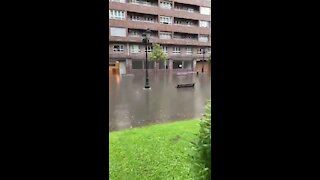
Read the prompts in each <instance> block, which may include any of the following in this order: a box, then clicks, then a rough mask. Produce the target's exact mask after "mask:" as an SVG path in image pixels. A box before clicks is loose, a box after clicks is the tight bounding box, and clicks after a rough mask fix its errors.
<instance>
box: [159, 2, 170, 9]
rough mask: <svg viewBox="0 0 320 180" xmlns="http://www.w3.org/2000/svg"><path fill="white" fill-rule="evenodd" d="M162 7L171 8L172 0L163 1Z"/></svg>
mask: <svg viewBox="0 0 320 180" xmlns="http://www.w3.org/2000/svg"><path fill="white" fill-rule="evenodd" d="M160 7H161V8H163V9H171V8H172V2H171V1H162V2H160Z"/></svg>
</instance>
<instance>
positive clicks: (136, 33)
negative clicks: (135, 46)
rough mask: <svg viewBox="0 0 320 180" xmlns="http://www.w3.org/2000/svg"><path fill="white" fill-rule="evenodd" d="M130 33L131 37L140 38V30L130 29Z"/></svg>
mask: <svg viewBox="0 0 320 180" xmlns="http://www.w3.org/2000/svg"><path fill="white" fill-rule="evenodd" d="M128 32H129V35H130V36H136V37H138V36H140V33H139V31H138V30H133V29H129V31H128Z"/></svg>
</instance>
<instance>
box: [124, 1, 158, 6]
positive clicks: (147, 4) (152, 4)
mask: <svg viewBox="0 0 320 180" xmlns="http://www.w3.org/2000/svg"><path fill="white" fill-rule="evenodd" d="M128 3H129V4H137V5H143V6H158V4H156V3H152V2H150V1H149V2H148V1H139V0H131V1H129V2H128Z"/></svg>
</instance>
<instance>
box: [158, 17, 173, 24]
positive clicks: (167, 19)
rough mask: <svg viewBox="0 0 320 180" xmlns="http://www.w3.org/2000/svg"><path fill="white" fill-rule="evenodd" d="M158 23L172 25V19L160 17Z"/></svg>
mask: <svg viewBox="0 0 320 180" xmlns="http://www.w3.org/2000/svg"><path fill="white" fill-rule="evenodd" d="M160 23H162V24H172V18H171V17H168V16H160Z"/></svg>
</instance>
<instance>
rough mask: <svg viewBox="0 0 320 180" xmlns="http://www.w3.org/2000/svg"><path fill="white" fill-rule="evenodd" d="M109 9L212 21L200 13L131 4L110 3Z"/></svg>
mask: <svg viewBox="0 0 320 180" xmlns="http://www.w3.org/2000/svg"><path fill="white" fill-rule="evenodd" d="M109 9H117V10H123V11H129V12H136V13H141V14H152V15H156V16H158V14H161V15H162V16H170V17H178V18H186V19H193V20H203V21H211V17H210V16H207V15H202V14H200V13H189V12H187V11H175V10H172V9H171V10H170V9H169V10H168V9H162V8H160V7H158V6H141V5H138V4H129V3H109Z"/></svg>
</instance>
